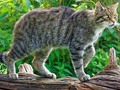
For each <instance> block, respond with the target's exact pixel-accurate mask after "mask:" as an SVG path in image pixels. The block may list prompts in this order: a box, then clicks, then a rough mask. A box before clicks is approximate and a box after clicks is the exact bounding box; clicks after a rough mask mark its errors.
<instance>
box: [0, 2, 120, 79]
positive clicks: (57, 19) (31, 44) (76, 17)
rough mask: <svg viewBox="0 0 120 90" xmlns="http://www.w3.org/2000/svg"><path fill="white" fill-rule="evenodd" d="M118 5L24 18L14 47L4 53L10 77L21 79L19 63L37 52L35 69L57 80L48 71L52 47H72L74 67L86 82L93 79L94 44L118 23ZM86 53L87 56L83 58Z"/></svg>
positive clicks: (40, 11)
mask: <svg viewBox="0 0 120 90" xmlns="http://www.w3.org/2000/svg"><path fill="white" fill-rule="evenodd" d="M117 7H118V3H116V4H114V5H111V6H102V5H101V4H100V2H97V3H96V6H95V9H94V10H82V11H77V12H76V11H74V10H72V9H70V8H68V7H58V8H50V9H34V10H32V11H30V12H28V13H27V14H25V15H23V16H22V17H21V18H20V20H19V21H18V22H17V23H16V25H15V27H14V31H13V42H12V47H11V49H10V50H9V51H8V52H4V53H1V55H0V58H1V62H3V63H5V64H6V65H7V67H8V71H9V77H10V78H11V79H17V78H18V75H17V74H16V72H15V67H14V66H15V65H14V64H15V62H16V61H17V59H20V58H23V57H25V56H26V55H29V54H30V53H32V52H34V53H35V55H34V60H33V66H34V68H35V69H36V70H37V71H38V72H40V73H41V74H42V75H44V76H46V77H52V78H56V75H55V74H54V73H51V72H50V71H49V70H48V69H47V68H46V67H45V65H44V64H45V61H46V60H47V58H48V56H49V54H50V52H51V51H52V47H59V46H67V47H69V50H70V53H71V58H72V62H73V66H74V69H75V72H76V74H77V76H78V78H79V79H80V80H81V81H86V80H88V79H89V78H90V77H89V75H86V74H85V72H84V68H85V67H86V66H87V65H88V63H89V61H90V59H91V58H92V57H93V56H94V55H95V49H94V46H93V43H94V42H95V41H96V40H97V39H98V36H99V34H100V33H102V32H103V30H104V29H105V28H106V27H114V26H115V25H116V23H117V12H116V9H117ZM84 52H86V53H87V54H86V56H85V57H83V55H84Z"/></svg>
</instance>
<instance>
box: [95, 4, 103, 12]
mask: <svg viewBox="0 0 120 90" xmlns="http://www.w3.org/2000/svg"><path fill="white" fill-rule="evenodd" d="M103 9H104V7H103V6H102V4H101V3H100V2H97V3H96V5H95V13H99V12H101V11H103Z"/></svg>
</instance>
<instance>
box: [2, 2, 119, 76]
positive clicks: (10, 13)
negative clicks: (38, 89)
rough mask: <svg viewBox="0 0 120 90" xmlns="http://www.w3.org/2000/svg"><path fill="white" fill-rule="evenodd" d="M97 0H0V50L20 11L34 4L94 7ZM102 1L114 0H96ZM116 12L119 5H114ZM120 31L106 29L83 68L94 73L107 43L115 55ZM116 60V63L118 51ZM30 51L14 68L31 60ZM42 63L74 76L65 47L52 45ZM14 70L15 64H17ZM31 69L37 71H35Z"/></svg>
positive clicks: (105, 56) (104, 57)
mask: <svg viewBox="0 0 120 90" xmlns="http://www.w3.org/2000/svg"><path fill="white" fill-rule="evenodd" d="M97 1H98V0H0V52H1V51H8V50H9V48H10V44H11V41H12V30H13V27H14V25H15V22H16V21H17V20H18V19H19V18H20V16H22V15H23V14H24V13H26V12H28V11H30V10H31V9H34V8H39V7H41V8H50V7H56V6H69V7H71V8H73V9H74V10H83V9H94V7H95V3H96V2H97ZM99 1H100V2H101V3H103V4H104V5H112V4H114V3H116V2H117V0H99ZM118 13H120V7H119V8H118ZM119 42H120V32H119V31H117V29H116V28H114V29H106V30H105V31H104V32H103V34H102V36H101V37H100V38H99V40H98V41H97V43H96V44H95V47H96V55H95V57H94V58H93V59H92V61H91V62H90V64H89V65H88V67H87V68H86V69H85V71H86V73H88V74H89V75H91V76H94V75H95V74H96V73H98V72H99V71H101V70H102V69H103V68H104V66H105V65H106V64H107V62H108V52H109V49H110V48H111V47H114V48H115V49H116V53H117V56H118V55H119V54H120V43H119ZM117 58H118V64H119V65H120V60H119V58H120V55H119V56H118V57H117ZM32 59H33V55H31V56H29V57H26V58H25V59H23V60H19V61H18V62H17V63H16V68H17V67H18V66H19V65H20V64H22V63H25V62H27V63H29V64H32V63H31V61H32ZM46 67H47V68H48V69H49V70H50V71H51V72H53V73H56V75H57V77H59V78H60V77H65V76H74V77H76V75H75V73H74V69H73V66H72V63H71V59H70V55H69V51H68V49H66V48H64V49H60V48H58V49H55V50H54V51H53V52H52V53H51V55H50V57H49V59H48V60H47V62H46ZM17 72H18V68H17ZM0 73H7V69H6V66H5V65H4V64H2V63H0ZM35 73H37V74H39V73H38V72H36V71H35Z"/></svg>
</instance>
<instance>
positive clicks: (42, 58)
mask: <svg viewBox="0 0 120 90" xmlns="http://www.w3.org/2000/svg"><path fill="white" fill-rule="evenodd" d="M51 52H52V48H43V49H41V50H40V51H38V52H35V57H34V60H33V67H34V69H35V70H36V71H38V72H39V73H40V74H41V75H42V76H45V77H48V78H53V79H56V75H55V74H54V73H51V72H50V71H49V70H48V69H47V68H46V67H45V62H46V60H47V59H48V57H49V55H50V53H51Z"/></svg>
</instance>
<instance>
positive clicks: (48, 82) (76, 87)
mask: <svg viewBox="0 0 120 90" xmlns="http://www.w3.org/2000/svg"><path fill="white" fill-rule="evenodd" d="M0 90H120V66H118V65H117V63H116V55H115V50H114V48H111V49H110V58H109V64H108V65H107V66H106V67H105V69H104V70H103V71H101V72H100V73H98V74H97V75H96V76H95V77H93V78H91V79H90V80H89V81H87V82H80V81H79V80H78V79H77V78H73V77H65V78H60V79H55V80H54V79H49V78H44V77H40V76H37V75H35V74H34V73H33V69H32V67H31V66H30V65H28V64H22V65H20V67H19V79H18V80H10V79H9V78H8V76H7V75H3V74H2V75H0Z"/></svg>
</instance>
